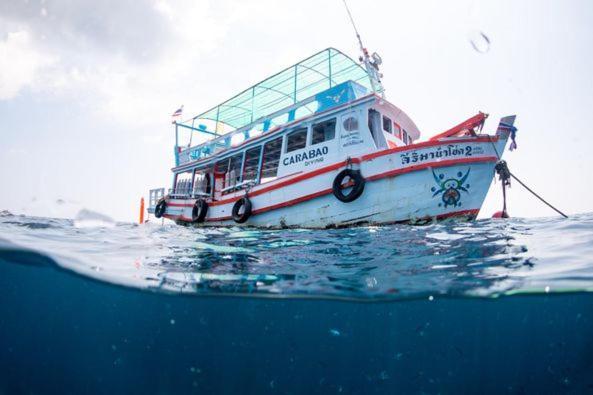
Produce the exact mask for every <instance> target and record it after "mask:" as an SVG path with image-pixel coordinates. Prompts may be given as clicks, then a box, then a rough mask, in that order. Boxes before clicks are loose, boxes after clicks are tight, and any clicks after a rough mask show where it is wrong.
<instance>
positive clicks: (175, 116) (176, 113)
mask: <svg viewBox="0 0 593 395" xmlns="http://www.w3.org/2000/svg"><path fill="white" fill-rule="evenodd" d="M182 113H183V105H182V106H181V107H179V108H178V109H177V110H176V111H175V112H174V113H173V114H172V115H171V117H173V123H175V118H178V117H180V116H181V114H182Z"/></svg>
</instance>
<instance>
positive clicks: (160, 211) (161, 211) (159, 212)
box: [154, 199, 167, 218]
mask: <svg viewBox="0 0 593 395" xmlns="http://www.w3.org/2000/svg"><path fill="white" fill-rule="evenodd" d="M165 211H167V201H166V200H165V199H161V200H159V202H158V203H157V204H156V207H155V208H154V216H155V217H157V218H161V217H162V216H163V215H165Z"/></svg>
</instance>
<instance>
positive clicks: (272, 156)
mask: <svg viewBox="0 0 593 395" xmlns="http://www.w3.org/2000/svg"><path fill="white" fill-rule="evenodd" d="M281 151H282V137H278V138H276V139H274V140H271V141H268V142H267V143H265V144H264V153H263V158H262V166H261V182H266V181H271V180H273V179H274V178H276V175H277V174H278V164H279V163H280V154H281Z"/></svg>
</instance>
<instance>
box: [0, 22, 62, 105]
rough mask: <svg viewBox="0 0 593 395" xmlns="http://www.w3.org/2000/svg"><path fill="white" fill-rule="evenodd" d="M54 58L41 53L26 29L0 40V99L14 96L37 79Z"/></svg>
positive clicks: (52, 62) (54, 60) (9, 34)
mask: <svg viewBox="0 0 593 395" xmlns="http://www.w3.org/2000/svg"><path fill="white" fill-rule="evenodd" d="M55 62H56V59H55V58H54V57H52V56H50V55H48V54H44V53H42V52H41V51H40V50H39V49H38V48H37V47H36V46H35V43H33V40H32V38H31V34H30V33H29V32H28V31H27V30H18V31H14V32H10V33H8V34H7V35H6V39H5V40H2V41H0V100H7V99H11V98H13V97H15V96H16V95H17V94H18V93H19V91H20V90H21V89H23V88H25V87H27V86H31V85H33V84H34V83H35V81H36V80H38V79H39V73H40V72H41V70H43V68H44V67H48V66H51V65H52V64H54V63H55Z"/></svg>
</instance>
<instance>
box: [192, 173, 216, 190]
mask: <svg viewBox="0 0 593 395" xmlns="http://www.w3.org/2000/svg"><path fill="white" fill-rule="evenodd" d="M211 172H212V168H210V169H199V170H198V169H196V171H195V173H194V185H193V187H194V189H193V194H194V195H198V194H208V195H210V194H211V193H212V175H211V174H210V173H211Z"/></svg>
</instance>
